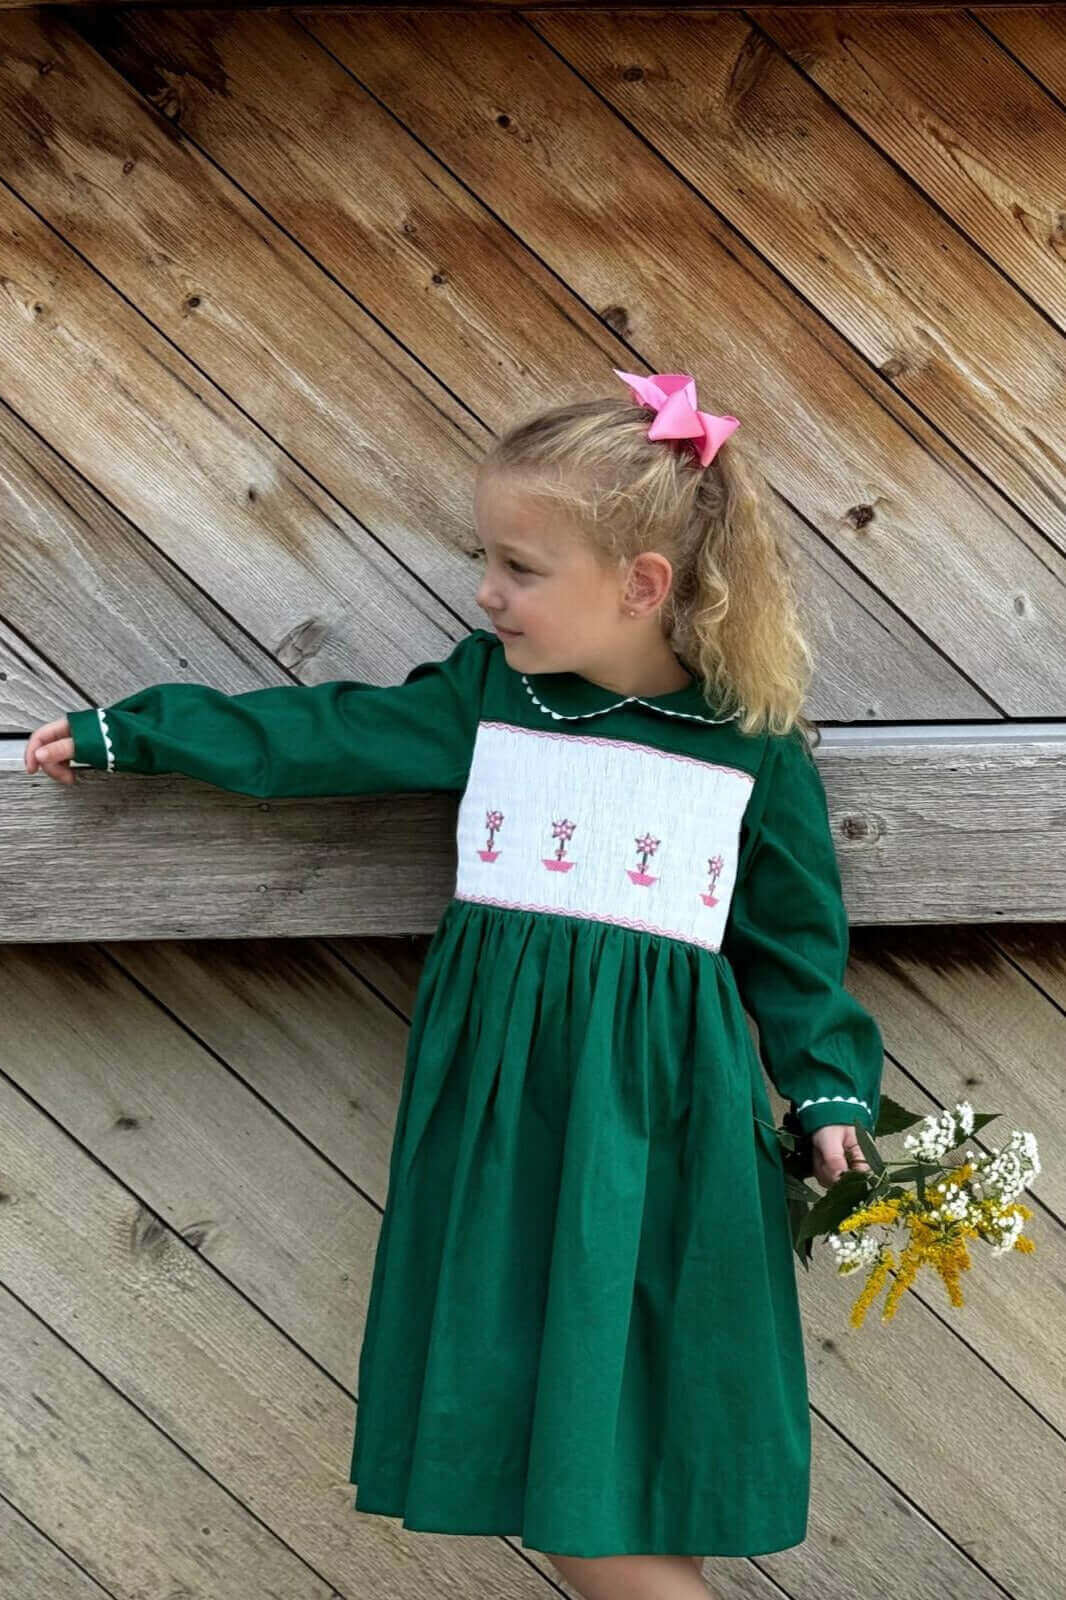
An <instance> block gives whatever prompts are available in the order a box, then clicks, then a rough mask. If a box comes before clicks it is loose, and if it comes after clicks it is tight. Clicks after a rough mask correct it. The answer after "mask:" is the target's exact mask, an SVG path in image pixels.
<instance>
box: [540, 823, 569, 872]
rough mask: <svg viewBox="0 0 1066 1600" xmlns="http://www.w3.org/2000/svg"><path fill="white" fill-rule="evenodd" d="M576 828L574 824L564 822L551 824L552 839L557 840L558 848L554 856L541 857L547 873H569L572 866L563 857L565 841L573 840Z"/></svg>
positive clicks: (564, 854)
mask: <svg viewBox="0 0 1066 1600" xmlns="http://www.w3.org/2000/svg"><path fill="white" fill-rule="evenodd" d="M576 827H577V823H576V822H568V821H565V820H564V821H562V822H553V823H552V838H553V839H558V840H559V848H558V850H557V851H556V852H555V854H554V856H541V861H542V862H543V863H544V865H545V866H546V867H547V869H548V871H549V872H569V871H570V868H571V867H572V866H573V865H574V863H573V862H572V861H567V860H566V859H565V856H566V844H567V840H568V839H572V838H573V836H574V829H575V828H576Z"/></svg>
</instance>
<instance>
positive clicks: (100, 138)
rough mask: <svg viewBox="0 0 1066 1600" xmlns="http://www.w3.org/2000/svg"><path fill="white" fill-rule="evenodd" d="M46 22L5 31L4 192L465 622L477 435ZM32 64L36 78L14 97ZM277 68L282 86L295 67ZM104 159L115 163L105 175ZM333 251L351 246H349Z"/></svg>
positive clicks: (294, 253) (345, 301)
mask: <svg viewBox="0 0 1066 1600" xmlns="http://www.w3.org/2000/svg"><path fill="white" fill-rule="evenodd" d="M57 21H58V19H53V18H49V17H48V16H47V15H45V16H43V17H37V16H35V15H34V14H33V13H28V12H26V13H19V14H18V15H17V16H14V17H10V18H8V19H6V21H5V24H4V30H3V31H4V45H5V49H4V53H3V56H2V58H0V161H2V163H3V166H4V168H5V169H6V172H7V175H8V178H9V181H10V182H11V184H12V186H13V187H14V188H15V189H16V190H17V192H18V193H19V195H20V197H21V198H22V199H23V200H25V201H26V202H27V203H28V204H30V205H32V206H33V208H34V209H35V210H36V211H37V212H38V213H39V214H40V215H42V216H44V217H47V218H49V219H53V218H54V220H55V224H56V226H57V228H58V229H59V231H60V232H61V233H62V235H63V237H64V239H65V240H66V241H67V242H68V243H69V244H71V245H72V246H74V247H75V248H76V249H78V250H79V251H81V252H83V253H84V254H85V255H86V256H87V257H88V258H89V259H90V260H91V261H92V263H93V265H94V266H95V268H96V269H97V270H98V271H99V272H100V273H102V274H103V275H104V276H105V277H106V278H107V279H108V280H109V281H110V282H112V283H114V284H115V285H116V286H117V287H118V288H119V289H120V290H121V292H122V293H123V294H125V295H126V296H127V297H129V298H130V299H131V300H133V301H134V303H135V304H136V305H137V306H138V308H139V309H140V310H141V312H142V313H143V314H144V316H145V317H147V318H148V319H149V320H150V321H151V322H152V324H153V325H154V326H155V327H157V328H159V329H160V330H161V331H162V332H163V333H164V334H165V335H166V336H167V337H168V338H169V339H171V340H173V341H174V343H175V344H176V345H178V346H179V347H180V349H181V350H182V351H184V353H185V354H186V355H187V356H188V357H189V359H190V360H191V361H193V362H195V363H196V365H197V366H198V367H199V368H200V370H201V371H204V372H207V373H208V374H209V376H210V377H211V379H212V380H213V382H214V383H216V384H217V385H218V386H219V387H220V388H221V389H223V390H224V391H225V392H226V394H227V395H228V396H230V398H231V399H232V400H233V401H234V402H235V403H236V404H237V405H239V406H240V407H241V408H242V410H243V411H244V412H245V413H246V414H248V415H251V416H253V417H254V418H255V421H256V422H257V423H258V424H259V426H260V427H261V428H262V429H263V430H264V431H265V432H267V433H268V434H269V435H270V436H271V438H272V439H275V440H276V441H277V443H278V444H279V445H280V446H281V447H282V448H283V449H284V450H285V451H286V452H287V453H288V454H289V455H290V456H294V457H296V458H297V459H299V460H301V461H302V462H303V463H304V465H305V466H306V467H307V469H308V470H309V471H310V472H311V473H312V474H313V475H314V476H315V478H316V479H317V481H318V482H319V483H321V484H322V485H323V486H324V487H325V488H326V489H327V490H328V491H329V493H330V494H332V495H334V496H335V497H337V498H338V499H341V500H343V501H345V503H346V504H347V505H349V507H350V508H351V509H352V510H353V511H354V512H355V514H356V515H358V516H359V517H360V519H361V520H364V521H366V522H367V523H368V524H369V525H372V526H373V528H374V531H375V535H376V537H377V539H378V540H379V541H380V542H381V543H383V544H385V545H387V546H388V548H389V549H390V550H392V551H393V552H394V553H395V555H396V556H398V557H399V558H400V559H402V560H403V561H404V562H405V563H406V564H407V565H408V566H410V567H412V568H414V569H416V570H418V571H419V573H420V576H421V577H422V578H423V581H424V582H426V583H427V584H428V585H429V586H430V587H432V588H433V589H434V590H435V591H436V592H437V593H439V594H440V596H441V598H442V599H444V600H445V601H447V602H448V603H450V604H451V605H452V606H453V607H455V608H456V609H458V608H460V607H466V608H467V609H468V610H469V611H470V613H471V614H470V618H469V620H470V621H471V622H474V621H477V620H480V619H481V613H480V611H478V610H477V608H476V607H473V605H472V601H471V598H470V593H469V583H468V577H467V563H466V562H464V561H462V560H460V559H457V551H456V548H455V545H456V543H457V542H458V539H457V534H458V529H459V528H460V527H462V526H464V525H465V523H466V522H467V521H468V520H469V507H468V503H467V502H468V498H469V496H468V490H467V483H466V479H467V477H468V475H469V471H470V467H471V464H472V462H473V461H474V459H476V457H477V456H478V455H479V454H480V452H481V449H482V448H483V446H484V444H485V443H487V440H488V437H489V436H488V433H487V431H486V429H485V428H484V426H483V424H481V423H480V422H478V420H477V419H476V417H474V416H471V415H470V414H469V413H468V412H467V411H466V410H465V408H464V407H463V406H462V405H460V404H458V403H456V401H455V400H454V398H453V397H452V396H451V395H449V394H448V393H447V392H446V391H445V390H443V389H442V388H441V387H440V386H439V385H437V384H435V383H434V381H433V379H432V378H431V377H430V376H429V375H428V374H426V373H425V372H424V371H422V370H421V369H420V368H419V367H418V365H417V363H416V362H414V361H412V360H411V358H410V357H409V356H408V355H407V353H406V352H405V351H404V350H403V349H402V348H401V347H399V346H398V345H397V343H396V341H395V340H392V339H390V338H389V336H388V334H387V333H386V332H385V331H384V330H383V329H382V328H381V327H380V326H379V325H378V323H377V322H376V321H375V320H374V318H373V317H371V316H369V315H368V314H367V312H366V311H365V310H363V309H362V307H360V306H359V305H358V304H357V303H356V302H355V301H353V299H352V298H351V296H350V295H348V294H346V293H345V292H344V290H343V289H342V288H341V287H340V286H339V285H338V284H336V283H334V282H333V281H332V279H331V278H329V277H327V276H326V275H324V274H323V273H322V272H321V271H320V270H319V268H318V267H317V266H316V264H315V263H314V262H313V261H311V260H309V259H308V257H307V256H306V255H305V254H304V252H303V251H302V250H301V249H300V248H299V246H298V245H297V244H296V243H294V242H293V240H291V239H289V238H288V237H286V235H285V234H284V233H283V232H282V231H281V230H280V229H278V228H276V227H272V226H271V225H270V223H269V222H268V221H267V220H266V219H264V218H263V217H262V216H261V214H260V213H259V212H258V210H257V209H256V207H255V206H254V205H253V204H252V203H251V201H249V200H248V199H247V198H246V196H244V195H243V194H241V193H240V191H239V190H237V189H236V188H235V187H234V186H233V185H232V184H231V183H228V182H227V181H226V179H225V178H224V177H223V176H222V175H221V174H219V173H218V172H217V171H216V170H215V168H214V167H213V166H212V165H211V163H210V162H209V161H207V160H205V159H204V158H203V157H202V156H201V155H200V154H199V152H197V151H196V150H194V149H193V148H192V147H191V146H190V145H189V144H188V143H183V142H182V141H180V140H178V139H175V137H174V135H173V132H172V131H171V129H170V128H169V126H168V124H167V122H166V119H165V118H163V117H160V116H159V115H158V114H156V113H154V112H151V111H148V110H147V109H146V107H145V105H144V103H143V101H142V100H140V99H139V98H138V97H137V96H135V95H134V94H133V93H132V92H131V90H130V88H129V86H128V85H127V84H125V83H124V82H123V81H122V80H121V79H120V78H119V77H118V76H117V75H116V74H115V73H114V72H113V71H111V70H110V69H109V68H108V67H106V66H105V65H104V63H103V62H102V61H101V59H100V57H99V56H98V55H97V54H96V53H95V52H94V51H91V50H90V49H89V48H88V47H87V46H86V45H85V44H84V42H83V41H82V40H80V39H79V38H78V36H77V35H76V34H75V33H74V32H73V31H72V30H70V29H69V28H64V27H62V26H61V25H56V24H57ZM297 36H298V37H302V38H303V42H304V47H305V50H306V48H307V40H306V36H303V35H300V34H299V32H298V30H297ZM314 53H315V54H319V53H320V52H317V51H315V52H314ZM42 58H46V59H48V61H49V62H50V64H51V67H52V70H51V71H49V72H48V73H44V74H42V73H38V72H36V71H34V72H33V77H32V84H33V87H32V88H30V89H27V88H25V87H24V84H25V78H26V72H27V68H28V67H30V65H31V63H33V62H34V61H39V60H41V59H42ZM287 65H288V67H289V68H290V70H292V71H293V72H294V73H297V74H298V73H299V70H300V63H299V60H298V59H292V58H291V57H290V59H289V61H288V62H287ZM20 91H21V92H20ZM45 150H47V151H48V153H49V159H42V154H43V151H45ZM116 150H122V151H124V152H128V155H127V157H126V159H125V160H123V161H122V162H121V170H119V171H118V172H116V170H115V151H116ZM368 221H369V219H368ZM220 241H224V244H223V245H222V246H221V247H220ZM345 243H346V247H347V248H348V249H355V250H358V249H359V237H358V236H357V235H356V236H353V235H352V234H349V235H348V236H347V237H346V240H345ZM400 441H402V444H401V443H400ZM427 459H432V460H439V461H440V463H441V464H442V465H444V466H446V467H447V470H446V471H445V472H444V473H443V474H442V475H441V476H440V477H438V476H437V475H435V474H434V473H432V472H429V471H427V470H426V465H425V464H426V461H427ZM467 542H472V540H470V539H469V537H468V540H467Z"/></svg>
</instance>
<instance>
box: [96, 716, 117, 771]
mask: <svg viewBox="0 0 1066 1600" xmlns="http://www.w3.org/2000/svg"><path fill="white" fill-rule="evenodd" d="M96 720H97V722H99V724H100V732H101V733H102V734H103V736H104V749H105V750H106V751H107V770H108V772H114V770H115V747H114V745H113V744H112V743H111V735H110V733H109V732H108V730H107V718H106V716H105V715H104V711H103V707H102V706H97V708H96Z"/></svg>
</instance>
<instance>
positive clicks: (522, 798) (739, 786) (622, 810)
mask: <svg viewBox="0 0 1066 1600" xmlns="http://www.w3.org/2000/svg"><path fill="white" fill-rule="evenodd" d="M753 783H754V779H753V776H752V774H751V773H748V772H744V771H742V770H741V769H740V768H737V767H730V766H723V765H720V764H718V763H716V762H712V761H699V760H696V759H694V758H693V757H691V756H683V755H678V754H675V753H673V752H670V751H664V750H656V749H655V748H654V747H653V746H651V745H642V744H636V743H633V742H631V741H626V740H621V739H604V738H596V737H595V736H593V735H590V734H578V733H551V732H548V731H547V730H543V731H542V730H540V729H532V728H519V727H515V726H513V725H512V724H510V723H505V722H482V723H480V724H479V726H478V730H477V737H476V739H475V742H474V750H473V755H472V758H471V763H470V775H469V778H468V781H467V785H466V788H465V790H464V792H463V798H462V800H461V802H460V805H459V813H458V819H457V825H456V834H457V840H456V842H457V846H458V874H457V879H456V889H455V893H456V898H457V899H460V900H473V901H478V902H480V903H481V904H484V905H496V906H509V907H512V908H514V909H516V910H522V911H540V912H548V913H551V912H554V913H556V914H561V915H568V916H574V917H587V918H589V919H591V920H592V921H595V922H613V923H617V924H619V925H620V926H621V927H625V928H634V929H637V930H639V931H641V932H646V933H657V934H665V935H666V936H667V937H668V938H672V939H684V940H687V941H688V942H690V943H692V944H699V945H703V946H705V947H706V948H707V949H710V950H717V949H718V948H719V947H720V945H721V942H722V935H723V933H724V932H725V926H726V919H727V917H728V914H729V903H730V900H731V898H732V894H733V887H734V884H735V882H736V869H737V855H738V850H739V841H740V822H741V818H742V817H743V815H744V809H745V807H746V805H747V803H748V799H749V797H750V795H751V790H752V785H753Z"/></svg>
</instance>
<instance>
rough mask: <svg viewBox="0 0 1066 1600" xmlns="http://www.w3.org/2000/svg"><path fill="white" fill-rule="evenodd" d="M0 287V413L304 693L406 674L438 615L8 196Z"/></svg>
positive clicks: (402, 573)
mask: <svg viewBox="0 0 1066 1600" xmlns="http://www.w3.org/2000/svg"><path fill="white" fill-rule="evenodd" d="M0 275H2V276H3V278H4V280H5V284H6V304H7V307H8V314H7V315H6V316H4V317H3V318H2V319H0V360H2V361H3V363H4V393H5V399H6V401H7V403H8V405H9V406H10V407H11V408H12V409H13V410H15V411H17V412H18V413H19V414H20V415H21V417H22V418H23V420H24V421H26V422H27V423H28V424H29V425H30V426H31V427H33V428H34V429H35V430H36V431H37V432H38V433H39V434H41V435H42V436H43V437H44V438H45V439H47V440H48V441H49V442H50V443H52V444H54V446H55V447H56V448H57V449H61V450H62V453H63V455H64V456H65V457H66V459H67V460H68V461H69V462H70V463H71V464H72V465H73V466H74V467H75V468H76V469H77V470H78V472H80V473H81V474H82V476H83V477H85V478H87V479H88V480H89V481H90V482H91V483H93V484H94V485H95V486H96V487H97V488H98V489H100V491H101V492H102V493H104V494H105V495H106V496H107V498H108V499H109V500H110V501H111V503H112V505H114V506H115V507H116V508H117V509H118V510H119V511H120V512H122V513H123V514H124V515H125V516H127V517H128V518H129V519H130V520H131V521H133V522H135V523H137V524H138V525H140V526H142V527H143V528H144V529H145V530H146V531H147V532H148V534H149V535H150V537H151V539H152V541H153V543H154V544H155V545H156V546H157V548H158V549H160V550H162V551H163V553H164V554H165V555H166V556H167V557H168V558H169V560H171V561H172V562H173V563H174V564H175V565H176V566H177V567H179V568H181V570H182V571H183V572H185V573H186V574H187V575H188V576H189V577H191V578H192V579H193V580H194V581H195V582H196V583H198V584H200V585H201V586H202V587H204V588H206V589H208V590H209V591H210V592H211V594H212V596H213V597H214V598H215V600H216V601H217V602H218V603H219V604H220V605H221V606H223V607H224V608H225V609H226V611H227V612H228V613H229V614H230V616H231V617H232V618H233V619H234V620H235V621H236V622H237V623H238V624H239V625H240V626H241V627H242V628H243V630H244V631H245V632H246V633H247V634H248V635H249V636H250V637H251V638H253V639H255V640H257V641H258V642H260V643H262V644H263V645H264V646H265V648H266V649H268V650H269V651H270V652H271V653H272V654H274V655H276V656H277V657H278V658H279V660H281V661H282V662H283V663H288V662H292V663H293V664H294V665H297V666H298V667H299V669H300V673H299V675H300V676H301V677H302V678H304V679H306V680H308V681H316V682H319V681H323V680H327V679H330V678H333V677H340V676H346V675H351V676H354V677H361V678H364V679H366V680H369V681H385V682H387V681H391V679H392V677H393V675H394V674H396V673H397V672H398V671H399V668H400V667H401V665H402V664H403V663H405V662H406V663H407V664H408V665H409V664H410V655H409V650H408V644H407V637H406V636H407V635H408V634H409V632H410V626H411V623H410V617H411V614H412V612H413V613H415V614H416V615H417V614H418V613H419V612H420V611H421V612H425V613H426V614H428V615H429V616H431V617H439V616H441V614H442V612H441V608H440V604H439V602H437V601H436V600H435V599H434V598H433V596H432V595H431V594H430V593H429V592H428V591H427V590H426V588H425V586H424V585H423V584H422V583H420V582H418V581H417V580H416V579H415V577H413V576H412V575H411V574H410V573H409V572H408V571H407V569H406V568H405V567H404V566H403V564H402V563H401V562H400V561H398V560H397V559H396V558H395V557H394V556H392V555H391V554H390V553H389V552H388V551H387V550H385V549H384V548H383V547H382V545H381V544H380V543H379V542H378V541H376V540H374V539H372V538H371V537H370V536H369V535H368V534H367V533H366V531H365V530H364V529H363V528H361V527H360V525H359V524H358V523H357V522H356V521H355V519H354V518H353V517H351V516H350V515H349V514H348V513H347V512H345V511H344V510H342V508H340V507H339V506H337V505H336V504H335V503H334V502H332V501H331V500H330V498H329V496H328V495H327V494H326V493H325V492H324V491H323V490H321V489H319V488H318V487H317V485H316V484H315V483H314V481H313V480H312V479H311V478H309V477H308V475H307V474H306V473H305V472H304V471H303V469H302V468H300V467H299V466H297V465H295V464H294V463H292V462H291V461H290V460H289V459H288V458H287V457H286V456H285V455H284V454H283V453H282V452H281V450H279V449H278V447H277V446H276V445H274V444H272V443H271V442H270V441H269V439H267V438H266V437H265V436H264V435H263V434H262V433H261V432H260V431H259V430H258V429H257V428H256V426H255V424H254V423H252V422H251V421H249V420H248V419H247V418H246V417H245V416H244V415H242V413H241V412H239V411H238V409H237V408H236V407H235V406H234V405H233V404H232V403H231V402H230V401H228V400H227V399H226V398H225V396H224V395H223V394H221V392H220V391H219V390H217V389H215V388H214V387H213V386H212V385H211V384H210V383H209V382H208V380H207V379H206V378H205V377H204V376H203V375H202V374H200V373H198V372H197V371H196V369H195V368H194V367H193V366H192V365H191V364H190V363H189V361H188V360H187V359H186V358H185V356H183V355H182V354H181V352H180V351H178V350H176V349H175V348H174V347H173V346H172V345H171V344H169V343H168V342H167V341H166V340H165V339H163V337H162V336H161V335H160V334H158V333H156V332H154V330H153V329H152V328H151V327H150V325H149V324H148V323H146V322H145V321H144V320H143V318H141V317H140V316H138V314H137V313H136V312H135V311H133V310H132V309H131V308H130V307H128V306H127V305H126V304H125V303H124V302H123V301H122V300H120V299H119V298H118V296H116V295H115V293H114V291H113V290H111V289H110V288H108V286H107V285H106V284H105V283H104V281H103V280H102V279H101V278H100V277H98V276H97V274H95V273H94V272H92V271H91V270H90V268H89V267H87V266H86V265H85V264H84V263H83V262H82V261H81V260H80V259H79V257H78V256H77V255H76V254H75V253H74V252H73V251H72V250H71V249H70V248H69V247H68V246H66V245H64V244H63V243H62V242H61V241H60V240H59V239H58V238H57V236H56V235H55V234H54V233H53V232H52V231H51V230H50V229H49V228H46V227H45V226H44V224H43V223H41V222H40V221H39V220H38V218H37V217H36V216H35V215H34V213H33V212H32V211H31V210H29V209H28V208H27V207H26V206H25V205H23V204H21V203H20V202H19V201H18V200H17V199H16V198H15V197H14V196H13V195H12V194H11V192H10V190H8V189H6V188H3V189H0ZM375 674H377V675H378V677H375ZM131 687H133V686H132V685H131Z"/></svg>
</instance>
